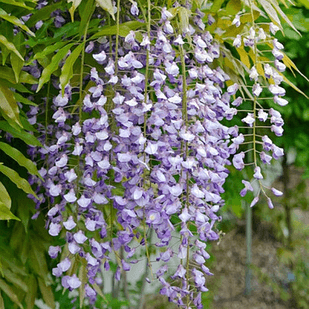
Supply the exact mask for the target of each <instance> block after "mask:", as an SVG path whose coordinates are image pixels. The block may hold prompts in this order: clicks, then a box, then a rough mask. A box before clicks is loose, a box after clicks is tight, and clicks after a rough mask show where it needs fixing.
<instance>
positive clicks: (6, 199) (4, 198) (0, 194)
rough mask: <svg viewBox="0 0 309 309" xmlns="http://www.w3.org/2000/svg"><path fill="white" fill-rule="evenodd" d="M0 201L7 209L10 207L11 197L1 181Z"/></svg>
mask: <svg viewBox="0 0 309 309" xmlns="http://www.w3.org/2000/svg"><path fill="white" fill-rule="evenodd" d="M0 203H2V204H4V205H5V206H6V207H7V208H8V209H10V208H11V205H12V201H11V197H10V195H9V193H8V191H7V190H6V188H5V186H4V185H3V183H2V182H0Z"/></svg>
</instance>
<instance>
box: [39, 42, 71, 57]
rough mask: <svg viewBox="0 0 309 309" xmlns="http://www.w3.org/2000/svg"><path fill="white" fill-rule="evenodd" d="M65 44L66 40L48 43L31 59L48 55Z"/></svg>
mask: <svg viewBox="0 0 309 309" xmlns="http://www.w3.org/2000/svg"><path fill="white" fill-rule="evenodd" d="M65 44H66V42H57V43H55V44H52V45H49V46H47V47H45V48H44V49H43V50H42V51H41V52H38V53H36V54H35V55H34V57H33V60H36V59H43V58H45V57H46V56H47V55H49V54H51V53H53V52H55V51H56V50H57V49H59V48H61V47H63V46H64V45H65Z"/></svg>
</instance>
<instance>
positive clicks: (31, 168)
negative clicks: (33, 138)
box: [0, 142, 41, 177]
mask: <svg viewBox="0 0 309 309" xmlns="http://www.w3.org/2000/svg"><path fill="white" fill-rule="evenodd" d="M0 149H1V150H2V151H3V152H4V153H5V154H6V155H8V156H9V157H11V158H12V159H13V160H15V161H16V162H17V163H18V164H19V165H20V166H23V167H25V168H26V169H27V170H28V172H29V173H30V174H32V175H36V176H38V177H41V176H40V174H39V172H38V170H37V168H36V165H35V164H34V163H33V162H32V161H31V160H29V159H27V158H26V157H25V156H24V155H23V154H22V153H21V152H20V151H19V150H17V149H16V148H14V147H12V146H10V145H9V144H6V143H3V142H0Z"/></svg>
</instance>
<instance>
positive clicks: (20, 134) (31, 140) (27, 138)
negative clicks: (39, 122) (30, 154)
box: [0, 121, 42, 147]
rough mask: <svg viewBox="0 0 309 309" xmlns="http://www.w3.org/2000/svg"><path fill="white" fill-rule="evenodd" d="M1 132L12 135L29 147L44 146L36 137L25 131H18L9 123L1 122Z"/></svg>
mask: <svg viewBox="0 0 309 309" xmlns="http://www.w3.org/2000/svg"><path fill="white" fill-rule="evenodd" d="M0 130H3V131H5V132H8V133H10V134H12V135H13V136H14V137H16V138H19V139H21V140H22V141H24V142H25V143H26V144H28V145H33V146H39V147H42V144H41V143H40V142H39V141H38V140H37V138H36V137H35V136H34V135H32V134H30V133H28V132H26V131H23V130H16V129H15V128H13V127H12V126H11V125H10V124H9V123H8V122H7V121H0Z"/></svg>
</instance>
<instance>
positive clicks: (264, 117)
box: [258, 109, 268, 122]
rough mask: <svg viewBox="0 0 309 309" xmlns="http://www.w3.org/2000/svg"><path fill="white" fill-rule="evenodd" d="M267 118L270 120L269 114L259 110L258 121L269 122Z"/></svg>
mask: <svg viewBox="0 0 309 309" xmlns="http://www.w3.org/2000/svg"><path fill="white" fill-rule="evenodd" d="M267 118H268V114H267V113H266V112H264V110H263V109H259V112H258V119H259V120H260V121H263V122H265V121H266V120H267Z"/></svg>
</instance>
